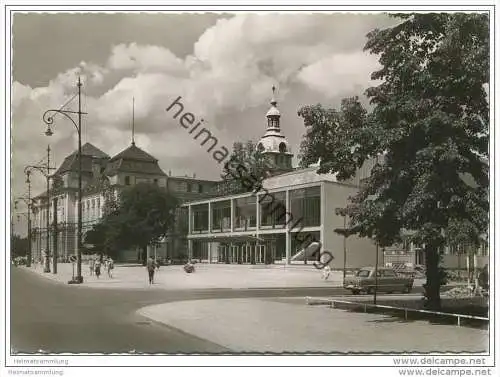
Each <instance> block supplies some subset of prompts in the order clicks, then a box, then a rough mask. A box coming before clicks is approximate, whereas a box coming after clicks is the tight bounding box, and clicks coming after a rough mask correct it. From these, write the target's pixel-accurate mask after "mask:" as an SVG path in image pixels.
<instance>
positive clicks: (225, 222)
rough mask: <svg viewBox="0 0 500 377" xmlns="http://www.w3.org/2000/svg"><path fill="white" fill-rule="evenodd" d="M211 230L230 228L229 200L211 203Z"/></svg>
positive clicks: (227, 229)
mask: <svg viewBox="0 0 500 377" xmlns="http://www.w3.org/2000/svg"><path fill="white" fill-rule="evenodd" d="M211 230H212V231H213V232H222V231H229V230H231V201H230V200H224V201H221V202H213V203H212V229H211Z"/></svg>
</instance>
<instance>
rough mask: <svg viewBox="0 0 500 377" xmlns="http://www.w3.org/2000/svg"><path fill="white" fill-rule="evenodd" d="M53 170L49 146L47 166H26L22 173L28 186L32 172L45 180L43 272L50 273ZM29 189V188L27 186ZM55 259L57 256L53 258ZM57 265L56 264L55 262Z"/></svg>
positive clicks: (48, 147) (55, 271) (55, 270)
mask: <svg viewBox="0 0 500 377" xmlns="http://www.w3.org/2000/svg"><path fill="white" fill-rule="evenodd" d="M53 169H55V168H51V167H50V145H48V146H47V164H46V165H28V166H26V167H25V168H24V172H25V174H26V175H27V178H26V182H27V183H28V184H29V181H30V174H31V172H32V171H33V170H36V171H38V172H40V173H41V174H42V175H43V176H44V177H45V180H46V182H47V183H46V186H47V187H46V189H47V216H46V219H45V226H46V228H47V239H46V246H45V248H46V250H45V265H44V269H43V272H46V273H48V272H50V236H49V235H50V216H49V214H50V171H51V170H53ZM28 187H29V186H28ZM54 258H57V256H54ZM56 263H57V262H56ZM54 273H57V267H56V268H55V269H54Z"/></svg>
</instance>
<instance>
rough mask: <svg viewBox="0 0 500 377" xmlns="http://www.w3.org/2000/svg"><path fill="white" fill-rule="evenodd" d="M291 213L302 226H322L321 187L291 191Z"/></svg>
mask: <svg viewBox="0 0 500 377" xmlns="http://www.w3.org/2000/svg"><path fill="white" fill-rule="evenodd" d="M290 212H291V214H292V215H293V219H294V223H295V222H299V223H300V224H301V226H304V227H306V226H320V225H321V189H320V187H319V186H315V187H308V188H305V189H299V190H291V191H290Z"/></svg>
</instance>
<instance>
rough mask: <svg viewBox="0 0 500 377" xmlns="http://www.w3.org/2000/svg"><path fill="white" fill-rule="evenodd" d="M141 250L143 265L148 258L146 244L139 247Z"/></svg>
mask: <svg viewBox="0 0 500 377" xmlns="http://www.w3.org/2000/svg"><path fill="white" fill-rule="evenodd" d="M141 252H142V265H143V266H145V265H146V264H147V260H148V246H147V245H146V246H142V247H141Z"/></svg>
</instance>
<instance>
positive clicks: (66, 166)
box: [55, 143, 109, 174]
mask: <svg viewBox="0 0 500 377" xmlns="http://www.w3.org/2000/svg"><path fill="white" fill-rule="evenodd" d="M93 158H100V159H105V158H109V156H108V155H107V154H106V153H104V152H103V151H101V150H100V149H99V148H97V147H95V146H94V145H92V144H90V143H85V144H84V145H82V170H83V171H84V172H91V171H92V159H93ZM77 170H78V151H75V152H73V153H71V154H70V155H68V156H66V158H65V159H64V161H63V163H62V164H61V166H59V168H58V169H57V171H56V172H55V174H62V173H65V172H67V171H77Z"/></svg>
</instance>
